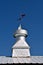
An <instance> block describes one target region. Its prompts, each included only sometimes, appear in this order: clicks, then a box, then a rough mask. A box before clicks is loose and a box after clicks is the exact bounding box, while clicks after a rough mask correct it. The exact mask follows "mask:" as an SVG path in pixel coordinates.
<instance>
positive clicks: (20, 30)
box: [13, 24, 28, 37]
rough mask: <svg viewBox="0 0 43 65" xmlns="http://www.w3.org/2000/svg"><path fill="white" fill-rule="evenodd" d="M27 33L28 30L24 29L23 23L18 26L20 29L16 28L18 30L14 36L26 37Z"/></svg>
mask: <svg viewBox="0 0 43 65" xmlns="http://www.w3.org/2000/svg"><path fill="white" fill-rule="evenodd" d="M27 35H28V33H27V31H26V30H24V29H22V28H21V24H20V26H19V27H18V30H16V32H15V33H14V35H13V36H14V37H18V36H25V37H27Z"/></svg>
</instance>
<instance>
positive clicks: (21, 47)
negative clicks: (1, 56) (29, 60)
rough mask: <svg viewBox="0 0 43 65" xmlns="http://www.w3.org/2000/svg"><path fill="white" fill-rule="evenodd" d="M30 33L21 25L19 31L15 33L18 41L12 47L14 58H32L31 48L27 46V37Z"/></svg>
mask: <svg viewBox="0 0 43 65" xmlns="http://www.w3.org/2000/svg"><path fill="white" fill-rule="evenodd" d="M27 35H28V33H27V31H26V30H24V29H22V28H21V25H20V26H19V27H18V30H17V31H16V32H15V33H14V35H13V36H14V38H16V39H17V41H16V43H15V44H14V45H13V47H12V57H29V56H30V47H29V45H28V44H27V42H26V40H25V37H27Z"/></svg>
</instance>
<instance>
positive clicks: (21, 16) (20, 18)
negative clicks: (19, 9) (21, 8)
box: [18, 13, 26, 21]
mask: <svg viewBox="0 0 43 65" xmlns="http://www.w3.org/2000/svg"><path fill="white" fill-rule="evenodd" d="M25 16H26V14H24V13H23V14H21V15H20V17H19V18H18V21H21V20H22V18H24V17H25Z"/></svg>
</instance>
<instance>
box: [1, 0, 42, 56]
mask: <svg viewBox="0 0 43 65" xmlns="http://www.w3.org/2000/svg"><path fill="white" fill-rule="evenodd" d="M21 13H25V14H26V16H25V17H24V18H23V19H22V21H17V19H18V17H19V16H20V14H21ZM20 23H21V25H22V28H24V29H26V30H27V31H28V37H27V39H26V41H27V43H28V44H29V45H30V52H31V55H34V56H42V55H43V0H0V56H11V55H12V46H13V44H14V43H15V38H13V33H14V32H15V31H16V30H17V28H18V26H19V24H20Z"/></svg>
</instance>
